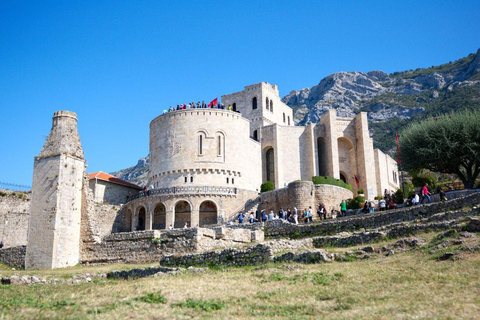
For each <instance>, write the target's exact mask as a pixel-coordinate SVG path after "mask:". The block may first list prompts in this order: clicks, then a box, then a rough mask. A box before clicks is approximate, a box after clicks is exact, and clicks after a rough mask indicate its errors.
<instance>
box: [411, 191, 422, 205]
mask: <svg viewBox="0 0 480 320" xmlns="http://www.w3.org/2000/svg"><path fill="white" fill-rule="evenodd" d="M419 203H420V197H419V196H418V193H417V192H415V196H414V197H413V199H412V204H413V205H414V206H416V205H417V204H419Z"/></svg>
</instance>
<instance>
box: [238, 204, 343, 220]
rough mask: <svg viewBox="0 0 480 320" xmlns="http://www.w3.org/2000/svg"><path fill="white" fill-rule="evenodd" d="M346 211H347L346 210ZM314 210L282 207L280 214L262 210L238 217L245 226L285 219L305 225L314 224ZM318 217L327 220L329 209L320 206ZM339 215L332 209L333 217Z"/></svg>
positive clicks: (241, 213) (240, 214) (241, 214)
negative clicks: (246, 222)
mask: <svg viewBox="0 0 480 320" xmlns="http://www.w3.org/2000/svg"><path fill="white" fill-rule="evenodd" d="M345 210H346V209H345ZM313 212H314V211H313V209H312V207H311V206H310V207H308V208H305V209H303V210H302V209H297V208H296V207H294V208H293V209H290V208H287V209H286V210H285V209H283V207H280V209H279V210H278V212H276V213H275V212H273V210H270V213H268V214H267V212H266V211H265V209H262V210H261V211H260V213H259V214H258V216H257V215H255V214H254V213H253V212H250V213H244V212H240V213H239V214H238V216H237V219H238V223H240V224H243V223H245V221H248V222H249V223H254V222H265V221H269V220H278V219H283V220H286V221H288V222H290V223H294V224H298V223H299V221H300V222H301V221H303V222H304V223H312V222H313V215H314V214H313ZM317 215H318V218H319V219H320V220H322V219H327V209H326V208H325V206H324V205H323V204H319V205H318V209H317ZM336 215H337V213H336V211H335V210H334V209H332V213H331V216H332V217H336Z"/></svg>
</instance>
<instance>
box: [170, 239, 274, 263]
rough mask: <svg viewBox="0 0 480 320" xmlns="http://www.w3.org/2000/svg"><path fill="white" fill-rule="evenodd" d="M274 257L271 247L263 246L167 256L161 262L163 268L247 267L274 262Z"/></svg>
mask: <svg viewBox="0 0 480 320" xmlns="http://www.w3.org/2000/svg"><path fill="white" fill-rule="evenodd" d="M272 259H273V256H272V252H271V249H270V247H269V246H265V245H262V244H259V245H256V246H254V247H249V248H247V249H245V250H237V249H235V248H230V249H225V250H222V251H211V252H205V253H199V254H189V255H184V256H173V255H168V256H165V257H164V258H163V259H162V260H160V265H162V266H191V265H198V266H209V265H222V266H247V265H255V264H262V263H267V262H270V261H272Z"/></svg>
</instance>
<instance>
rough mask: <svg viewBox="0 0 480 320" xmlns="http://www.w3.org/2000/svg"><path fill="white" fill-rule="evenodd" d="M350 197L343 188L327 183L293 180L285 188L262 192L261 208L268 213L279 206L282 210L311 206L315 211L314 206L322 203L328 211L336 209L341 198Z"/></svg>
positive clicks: (276, 209)
mask: <svg viewBox="0 0 480 320" xmlns="http://www.w3.org/2000/svg"><path fill="white" fill-rule="evenodd" d="M352 197H353V193H352V192H351V191H350V190H348V189H345V188H341V187H337V186H332V185H328V184H320V185H314V184H313V182H310V181H295V182H292V183H289V184H288V186H287V187H286V188H281V189H277V190H274V191H269V192H264V193H262V194H261V201H262V204H261V209H265V210H266V212H267V214H268V213H269V212H270V210H273V212H278V210H279V209H280V207H283V209H284V210H286V209H287V208H290V209H292V210H293V208H294V207H296V208H297V209H298V210H304V209H308V207H310V206H312V208H313V211H314V212H316V211H317V210H316V207H317V206H318V205H319V204H320V203H323V204H324V205H325V207H326V208H327V211H328V212H330V210H331V209H332V207H333V208H335V209H337V210H338V209H339V205H340V202H342V200H344V199H350V198H352Z"/></svg>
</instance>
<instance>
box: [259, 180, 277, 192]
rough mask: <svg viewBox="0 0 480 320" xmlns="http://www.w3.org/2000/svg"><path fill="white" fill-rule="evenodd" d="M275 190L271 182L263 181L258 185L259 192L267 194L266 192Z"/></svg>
mask: <svg viewBox="0 0 480 320" xmlns="http://www.w3.org/2000/svg"><path fill="white" fill-rule="evenodd" d="M274 189H275V186H274V185H273V182H271V181H265V182H264V183H262V184H261V185H260V192H267V191H272V190H274Z"/></svg>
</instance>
